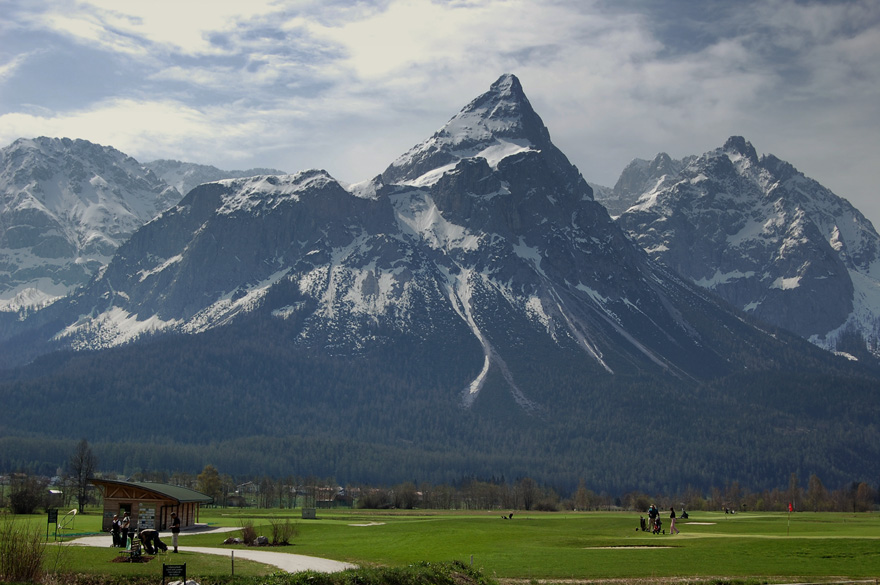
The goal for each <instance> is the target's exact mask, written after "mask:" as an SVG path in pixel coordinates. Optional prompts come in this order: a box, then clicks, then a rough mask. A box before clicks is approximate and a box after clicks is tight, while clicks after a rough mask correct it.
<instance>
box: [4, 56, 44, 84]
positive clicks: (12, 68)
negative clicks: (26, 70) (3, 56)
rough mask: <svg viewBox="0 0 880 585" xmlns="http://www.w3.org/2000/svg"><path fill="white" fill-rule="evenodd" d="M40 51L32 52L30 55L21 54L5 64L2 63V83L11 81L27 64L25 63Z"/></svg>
mask: <svg viewBox="0 0 880 585" xmlns="http://www.w3.org/2000/svg"><path fill="white" fill-rule="evenodd" d="M38 52H39V51H31V52H28V53H21V54H19V55H15V56H14V57H12V58H11V59H9V60H8V61H6V62H5V63H0V83H4V82H6V81H7V80H8V79H10V78H11V77H12V76H13V75H15V73H16V72H17V71H18V70H19V69H21V67H22V66H23V65H24V64H25V62H26V61H27V60H28V59H29V58H30V57H31V56H32V55H34V54H36V53H38Z"/></svg>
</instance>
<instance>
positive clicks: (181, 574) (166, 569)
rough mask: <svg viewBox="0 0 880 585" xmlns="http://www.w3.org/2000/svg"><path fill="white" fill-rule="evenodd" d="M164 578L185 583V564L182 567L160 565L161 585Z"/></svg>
mask: <svg viewBox="0 0 880 585" xmlns="http://www.w3.org/2000/svg"><path fill="white" fill-rule="evenodd" d="M165 577H172V578H176V579H179V580H181V581H183V582H184V583H186V563H183V564H182V565H166V564H165V563H162V585H165Z"/></svg>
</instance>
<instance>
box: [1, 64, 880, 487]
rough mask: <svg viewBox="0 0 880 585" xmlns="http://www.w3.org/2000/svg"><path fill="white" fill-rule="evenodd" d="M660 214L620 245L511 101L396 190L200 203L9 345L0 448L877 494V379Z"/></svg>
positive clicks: (304, 178)
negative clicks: (771, 308) (705, 280)
mask: <svg viewBox="0 0 880 585" xmlns="http://www.w3.org/2000/svg"><path fill="white" fill-rule="evenodd" d="M740 142H742V143H740ZM745 144H746V143H744V141H738V140H733V141H731V142H729V144H728V146H727V147H725V148H727V150H724V151H723V152H725V153H727V152H728V151H732V149H733V148H735V147H736V148H740V149H745V148H746V146H745ZM747 154H748V153H745V154H743V155H742V156H743V157H745V156H747ZM716 158H718V159H720V158H724V157H722V156H721V155H719V156H718V157H716ZM727 160H728V161H729V160H731V159H730V157H727ZM737 160H740V159H737ZM716 162H717V161H716ZM722 163H723V161H722ZM718 164H721V163H718ZM750 164H751V162H750ZM754 164H755V165H757V164H758V162H755V163H754ZM631 166H632V165H631ZM655 166H656V168H657V169H659V168H660V167H661V166H663V165H655ZM691 166H693V163H691V164H690V166H688V165H685V163H684V162H676V161H671V159H670V161H669V163H668V164H667V165H666V167H665V168H666V169H667V171H666V172H664V175H663V176H667V177H671V176H673V175H674V176H676V177H678V176H681V177H684V176H685V172H686V171H685V168H690V167H691ZM781 166H782V164H781V163H779V164H776V166H775V167H774V168H779V167H781ZM157 168H158V167H157ZM670 169H672V170H670ZM173 172H177V171H173ZM656 172H657V171H651V170H650V169H649V170H647V171H646V170H644V169H643V171H642V174H641V175H640V177H641V178H632V179H631V180H630V179H628V180H627V181H625V182H624V183H625V184H626V185H628V186H627V189H629V190H630V192H633V193H635V192H637V191H639V190H640V189H641V190H644V189H645V185H647V184H648V183H649V182H650V177H651V176H652V175H651V173H656ZM150 176H155V173H152V175H150ZM166 176H167V175H166ZM731 177H732V175H731ZM622 180H623V178H622ZM695 181H696V182H697V183H699V182H700V181H701V180H697V179H695ZM732 181H734V179H733V178H729V181H728V183H726V184H730V185H732V184H733V183H732ZM731 189H732V187H731ZM175 191H176V189H175ZM713 193H715V192H713ZM642 199H643V197H641V196H640V198H639V199H638V200H637V201H639V202H641V201H642ZM645 207H646V208H647V206H645ZM634 209H635V208H633V207H630V208H629V209H628V210H627V211H626V212H625V213H624V214H622V215H621V216H620V218H618V219H617V220H616V221H615V220H613V219H612V218H611V216H610V215H609V213H608V211H607V210H606V208H605V207H604V206H603V205H601V204H600V203H599V202H597V201H596V200H595V198H594V192H593V189H592V188H591V187H590V185H589V184H588V183H587V182H586V180H585V179H584V178H583V177H582V176H581V174H580V173H579V171H578V170H577V168H575V167H574V166H573V165H572V164H571V163H570V162H569V161H568V159H567V158H566V156H565V155H564V154H563V153H562V152H561V151H559V149H558V148H556V147H555V146H554V145H553V143H552V141H551V138H550V133H549V131H548V129H547V128H546V127H545V125H544V124H543V122H542V120H541V119H540V117H539V116H538V114H537V113H536V112H535V111H534V110H533V108H532V106H531V104H530V103H529V101H528V99H527V97H526V95H525V93H524V91H523V88H522V86H521V84H520V82H519V80H518V79H517V78H516V77H515V76H513V75H504V76H502V77H501V78H499V79H498V80H497V81H496V82H495V83H494V84H492V86H491V87H490V88H489V90H488V91H487V92H486V93H485V94H483V95H481V96H479V97H477V98H476V99H475V100H473V101H472V102H471V103H469V104H468V105H466V106H465V107H464V108H463V109H462V110H461V111H460V112H459V113H458V114H457V115H456V116H454V117H453V118H452V119H451V120H449V122H447V123H446V124H445V125H444V126H443V127H442V128H440V129H439V130H438V131H437V132H436V133H435V134H434V135H433V136H431V137H430V138H428V139H427V140H425V141H424V142H422V143H419V144H417V145H416V146H414V147H413V148H412V149H410V150H409V151H407V152H406V153H404V154H403V155H401V156H400V157H399V158H397V159H396V160H394V161H393V162H391V164H390V165H389V166H388V167H387V168H386V169H385V170H384V171H383V172H381V173H379V174H378V175H377V176H376V177H375V178H374V179H372V180H370V181H366V182H364V183H360V184H356V185H352V186H344V185H342V184H341V183H339V182H338V181H336V180H335V179H334V178H333V177H331V176H330V175H329V174H328V173H326V172H325V171H322V170H318V169H314V170H308V171H303V172H299V173H296V174H292V175H275V174H264V175H258V176H252V177H236V178H227V179H222V180H217V181H213V182H210V183H206V184H201V185H199V186H197V187H195V188H193V189H192V190H190V191H189V192H188V193H187V194H186V195H185V196H184V197H183V198H182V199H181V200H180V201H179V202H178V203H177V204H176V205H173V206H171V207H169V208H168V209H165V210H164V211H162V212H161V213H160V214H158V215H157V216H156V217H154V218H153V219H151V220H149V221H146V222H145V223H143V225H142V226H140V227H139V229H137V230H136V231H134V233H133V234H131V236H130V237H128V238H127V239H126V240H125V241H124V242H121V243H120V244H119V245H118V247H117V248H116V250H115V253H114V255H113V256H112V258H111V259H110V260H109V261H108V262H107V263H106V264H105V265H104V266H103V267H102V268H101V269H100V270H96V271H95V272H94V275H93V277H92V279H91V280H90V281H89V282H88V283H86V284H84V285H82V286H80V287H79V288H77V289H76V290H74V291H73V292H71V293H70V294H68V295H66V296H64V297H62V298H59V299H58V300H56V301H55V302H53V303H51V304H49V305H47V306H45V307H43V308H40V309H39V310H31V311H28V312H20V313H18V314H17V316H16V318H14V319H13V318H8V319H6V320H5V321H3V322H2V323H0V325H2V327H0V355H2V356H3V357H2V361H3V365H4V366H5V367H6V368H7V369H6V370H5V373H4V376H3V377H2V379H0V397H2V400H4V401H5V403H6V404H9V405H11V406H12V408H10V409H7V410H5V411H4V412H5V414H2V415H0V428H2V429H3V431H4V434H6V435H7V436H22V435H28V434H33V433H35V432H36V431H35V429H38V428H49V429H63V430H61V431H58V430H56V431H53V432H54V433H55V434H54V435H53V436H58V435H59V434H61V435H64V436H69V437H74V436H79V434H80V433H85V432H88V433H89V435H90V436H91V437H92V439H93V440H95V441H98V442H99V443H102V444H104V445H107V447H106V448H107V449H108V450H110V447H109V445H118V444H120V443H124V444H128V443H127V442H128V441H131V437H132V435H131V430H132V426H133V425H136V428H138V429H139V431H138V436H139V437H141V438H142V439H144V438H146V439H147V440H146V443H148V444H150V443H155V444H158V445H159V447H156V448H160V447H161V445H162V444H163V441H168V440H171V441H175V442H177V443H180V444H201V445H207V444H215V443H217V442H221V444H223V445H224V446H228V449H225V450H219V451H217V450H212V451H211V453H212V457H215V458H216V459H222V460H223V461H224V462H225V463H226V464H227V465H228V466H230V467H234V466H236V465H245V463H244V462H243V461H242V460H243V459H246V460H248V461H249V462H250V464H251V465H254V464H259V465H261V466H262V467H263V468H266V469H276V468H277V469H279V470H282V469H285V468H287V469H289V468H290V467H296V466H300V467H303V466H309V469H310V472H311V473H318V474H327V475H334V476H336V477H338V478H339V479H340V480H348V481H353V480H359V481H366V480H372V481H377V480H378V481H396V480H401V478H406V479H413V478H414V477H420V478H424V479H429V480H434V481H437V480H441V481H452V480H455V479H456V478H459V479H460V478H461V477H463V476H465V475H468V474H470V475H480V476H484V477H485V476H490V475H491V476H497V475H506V476H509V477H522V476H525V475H533V476H539V477H541V478H543V479H545V480H548V481H554V482H558V483H559V484H560V485H571V484H572V483H576V481H577V478H586V479H587V480H588V483H591V484H593V485H596V486H600V487H602V488H607V489H648V488H651V489H659V488H661V487H662V488H664V489H682V488H683V487H684V486H686V485H697V486H707V485H712V484H713V483H714V485H721V484H723V483H724V482H725V481H731V480H732V479H733V480H736V481H748V482H751V483H754V484H759V483H764V484H766V483H768V482H773V481H780V482H787V481H788V476H789V473H791V472H792V471H799V472H801V473H810V472H817V473H819V472H821V473H823V474H825V476H826V478H827V480H828V481H837V482H839V481H850V480H854V479H860V478H867V477H870V474H871V473H872V471H871V470H872V465H873V461H874V460H876V456H877V455H878V454H880V440H878V439H880V436H878V434H877V433H876V431H875V430H874V428H873V426H872V425H871V423H870V421H871V420H872V417H874V416H875V415H876V414H877V411H878V404H877V400H876V397H875V394H876V392H875V388H876V383H877V373H876V372H875V371H874V370H873V369H871V368H870V367H869V364H865V363H863V362H859V361H851V360H849V359H846V358H844V357H839V356H836V355H834V354H832V353H830V352H827V351H823V350H821V349H818V348H816V347H815V346H814V345H811V344H809V343H807V342H806V341H804V340H803V339H801V338H800V337H798V336H796V335H794V334H791V333H788V332H787V331H785V330H784V329H779V328H776V327H773V326H771V325H768V324H767V322H766V321H761V320H759V319H757V318H755V317H760V316H762V314H761V313H760V312H759V311H754V310H753V311H751V314H750V311H749V310H748V307H746V309H747V310H746V311H741V310H738V309H737V308H736V307H731V306H730V305H729V304H728V303H726V302H724V301H722V300H719V299H718V298H717V297H716V296H715V294H714V291H708V290H706V288H705V287H701V286H698V285H697V284H694V282H692V280H693V278H692V275H690V274H688V273H686V272H685V273H683V274H679V273H678V272H676V266H675V264H674V263H673V262H669V261H666V260H665V259H663V258H660V260H661V262H658V261H657V260H656V259H655V258H652V255H654V254H653V251H652V248H651V247H650V246H648V245H647V244H646V243H645V242H644V241H641V240H639V238H638V236H637V232H636V231H634V230H635V228H631V227H622V226H627V225H629V224H627V223H626V220H624V216H626V215H627V214H630V213H633V214H634V213H635V211H634ZM660 221H661V220H657V222H658V223H659V222H660ZM694 221H695V222H697V223H701V222H702V221H703V220H702V219H694ZM753 221H755V222H757V221H758V220H757V219H753ZM633 225H635V224H633ZM646 225H647V223H646ZM624 229H626V230H627V231H624ZM652 229H655V230H656V229H657V228H656V225H654V226H652ZM627 232H628V233H627ZM841 241H842V239H841ZM637 244H638V245H637ZM816 245H818V244H816ZM645 248H648V251H646V250H645ZM654 251H656V250H654ZM851 254H854V251H853V252H851ZM859 258H861V259H862V260H860V261H861V262H862V263H864V262H868V263H870V260H869V259H867V256H860V257H859ZM835 266H836V265H835V264H834V263H833V262H831V261H830V260H829V264H828V266H827V267H825V270H826V272H827V271H830V270H832V269H833V268H834V267H835ZM749 269H750V270H751V268H749ZM746 271H747V270H745V269H744V268H743V272H746ZM829 274H830V273H829ZM826 276H827V274H826ZM781 278H783V281H784V278H789V277H787V276H785V277H781ZM825 280H829V281H830V280H832V279H830V278H826V279H825ZM817 281H818V282H820V283H823V284H828V286H829V290H832V289H833V286H832V285H833V284H834V283H831V282H829V283H825V282H824V280H822V279H819V278H818V277H817ZM789 288H791V287H789ZM834 290H835V291H836V290H837V289H834ZM10 314H11V313H10ZM835 318H836V317H835ZM828 323H830V324H833V323H832V321H831V320H829V321H828ZM823 326H824V325H823ZM798 333H801V334H802V335H803V332H800V331H799V332H798ZM26 364H30V365H26ZM83 393H86V394H87V395H88V396H90V398H91V400H90V401H88V402H87V403H86V402H85V401H83V400H81V398H80V397H81V396H82V395H83ZM795 396H796V397H797V401H796V403H794V404H793V403H792V398H793V397H795ZM35 399H36V403H37V404H46V403H51V404H52V408H51V409H43V410H42V411H39V412H37V411H36V410H35V409H34V408H33V406H31V407H30V408H29V407H28V404H31V405H32V404H34V402H35ZM829 400H833V402H834V408H833V409H829V408H828V401H829ZM169 410H170V411H172V413H173V414H171V415H167V414H164V413H165V412H166V411H169ZM120 412H124V413H131V412H133V413H136V415H135V416H134V417H132V416H131V415H126V416H127V417H128V418H127V419H126V420H127V422H126V424H123V425H102V424H101V421H104V420H115V419H117V418H118V413H120ZM13 413H14V414H13ZM147 421H148V422H147ZM160 436H161V437H163V439H162V440H157V439H156V438H155V437H160ZM245 442H247V444H249V445H250V450H249V451H246V454H244V455H242V454H241V453H242V449H243V447H242V444H243V443H245ZM316 443H318V444H320V445H322V446H321V447H316ZM278 445H284V448H283V449H280V448H279V447H278ZM164 449H165V451H169V449H170V448H168V447H165V448H164ZM147 451H149V449H148V448H147ZM127 452H128V453H129V456H128V459H125V461H126V462H127V463H126V465H140V466H148V465H149V462H150V461H151V458H150V454H149V453H146V452H145V453H144V455H143V457H141V458H140V459H138V460H137V461H136V462H134V463H132V460H131V453H133V452H138V450H137V449H136V448H135V447H133V446H131V445H130V444H128V450H127ZM153 452H154V453H155V448H154V449H153ZM231 453H235V454H236V455H235V456H233V455H231ZM731 461H736V466H735V468H731ZM257 462H259V463H257ZM4 463H5V464H7V465H9V461H5V462H4V461H0V465H2V464H4ZM340 476H341V477H340Z"/></svg>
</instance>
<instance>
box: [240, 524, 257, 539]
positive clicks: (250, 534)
mask: <svg viewBox="0 0 880 585" xmlns="http://www.w3.org/2000/svg"><path fill="white" fill-rule="evenodd" d="M256 538H257V531H256V530H255V529H254V522H253V520H242V521H241V539H242V540H243V541H244V543H245V544H251V543H252V542H254V540H256Z"/></svg>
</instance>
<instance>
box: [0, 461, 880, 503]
mask: <svg viewBox="0 0 880 585" xmlns="http://www.w3.org/2000/svg"><path fill="white" fill-rule="evenodd" d="M102 475H103V476H105V477H113V478H116V477H118V475H117V474H102ZM128 480H129V481H154V482H159V483H167V484H171V485H178V486H184V487H188V488H191V489H194V490H197V491H200V492H202V493H205V494H207V495H210V496H211V497H213V498H214V504H213V505H214V506H215V507H222V508H226V507H256V508H299V507H325V508H330V507H354V508H363V509H401V510H411V509H433V510H486V511H531V510H535V511H547V512H555V511H591V510H634V511H645V510H647V508H648V507H649V506H650V505H652V504H654V505H656V506H657V507H658V508H660V509H661V510H662V509H667V510H668V509H669V508H676V509H677V510H688V511H727V512H731V513H738V512H749V511H776V512H785V511H788V510H789V505H790V506H791V508H792V509H793V510H794V511H798V512H803V511H809V512H832V511H833V512H868V511H872V510H875V509H877V507H878V505H880V492H878V490H877V489H875V487H873V486H870V485H868V484H867V483H865V482H852V483H849V484H847V485H844V486H840V487H838V488H836V489H828V488H826V487H825V485H824V484H823V483H822V480H821V479H820V478H819V477H818V476H816V475H815V474H814V475H811V476H810V477H809V478H808V479H807V482H806V485H802V484H801V482H800V481H799V478H798V477H797V475H796V474H794V473H793V474H791V476H790V478H789V483H788V486H786V487H776V488H772V489H765V490H760V491H753V490H749V489H747V488H744V487H743V486H741V485H740V484H739V483H738V482H732V483H729V484H727V485H725V486H724V487H712V488H709V489H708V490H698V489H695V488H688V489H686V490H684V491H683V492H681V493H665V494H664V493H655V494H648V493H645V492H642V491H631V492H626V493H621V494H609V493H607V492H596V491H594V490H592V489H590V488H589V487H588V484H587V482H586V481H584V480H581V481H580V482H579V483H578V486H577V488H576V489H574V490H573V491H571V492H564V493H563V492H559V491H557V490H556V489H554V488H552V487H550V486H547V485H543V484H541V483H539V482H537V481H535V480H534V479H532V478H530V477H523V478H519V479H516V480H510V481H509V480H506V479H505V478H503V477H501V478H488V479H478V478H475V477H465V478H461V479H459V480H458V481H456V482H452V483H448V484H439V485H436V484H432V483H428V482H421V483H418V484H416V483H415V482H402V483H399V484H395V485H391V486H377V485H367V484H356V485H346V486H341V485H339V484H338V482H336V481H335V479H334V478H320V477H317V476H307V477H301V476H295V475H287V476H283V477H270V476H233V475H230V474H226V473H220V472H219V471H218V470H217V468H215V467H214V466H213V465H207V466H205V468H204V469H203V470H202V472H201V473H199V474H190V473H184V472H174V473H169V472H166V471H153V472H138V473H135V474H134V475H132V476H131V477H129V478H128ZM50 487H54V488H56V489H54V490H52V491H50V490H49V488H50ZM59 492H60V493H59ZM74 493H75V489H74V482H73V479H72V478H71V477H70V476H69V475H64V476H61V477H56V478H53V479H50V478H48V477H43V476H37V475H32V474H28V473H13V474H9V475H8V476H5V477H4V481H3V482H2V483H0V508H7V509H9V510H10V511H13V512H16V513H32V512H34V511H36V510H37V509H38V508H43V509H48V508H50V507H52V508H59V507H60V508H67V507H69V506H70V505H72V504H75V498H74ZM100 495H101V494H100V492H99V491H98V490H93V491H92V492H91V498H92V500H91V503H92V504H100Z"/></svg>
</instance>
